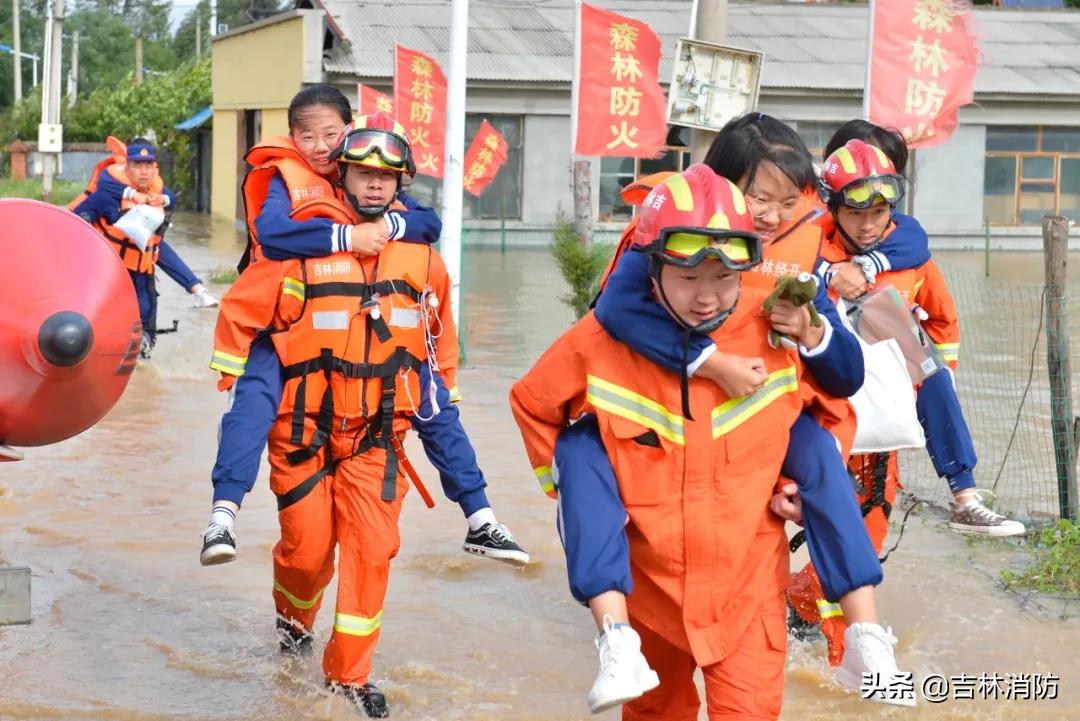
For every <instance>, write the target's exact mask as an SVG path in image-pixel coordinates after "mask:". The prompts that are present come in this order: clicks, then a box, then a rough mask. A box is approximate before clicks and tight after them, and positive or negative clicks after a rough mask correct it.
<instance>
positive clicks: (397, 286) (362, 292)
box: [304, 279, 423, 303]
mask: <svg viewBox="0 0 1080 721" xmlns="http://www.w3.org/2000/svg"><path fill="white" fill-rule="evenodd" d="M394 294H396V295H406V296H408V297H409V298H411V299H412V300H413V301H415V302H417V303H419V302H420V300H421V298H422V296H423V294H422V293H421V292H420V291H418V290H416V289H415V288H413V287H412V286H411V285H409V284H408V283H407V282H405V281H404V280H400V279H397V280H380V281H376V282H375V283H346V282H340V283H315V284H313V285H310V286H308V287H307V288H306V289H305V291H304V295H305V296H306V297H308V298H330V297H333V296H345V297H348V298H363V299H365V300H367V299H368V298H371V297H373V296H375V295H394Z"/></svg>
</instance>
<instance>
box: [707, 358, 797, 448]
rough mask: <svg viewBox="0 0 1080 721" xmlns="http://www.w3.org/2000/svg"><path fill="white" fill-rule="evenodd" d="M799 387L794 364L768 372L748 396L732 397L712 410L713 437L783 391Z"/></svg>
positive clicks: (741, 421)
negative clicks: (760, 385)
mask: <svg viewBox="0 0 1080 721" xmlns="http://www.w3.org/2000/svg"><path fill="white" fill-rule="evenodd" d="M798 389H799V380H798V377H797V374H796V370H795V366H788V367H787V368H781V369H780V370H778V371H773V372H772V373H770V374H769V379H768V380H767V381H765V385H763V386H762V387H761V388H759V389H758V390H756V391H755V392H753V393H751V394H750V395H748V396H741V397H739V398H732V399H731V400H729V401H727V402H726V403H723V404H721V405H719V406H717V407H716V408H713V412H712V434H713V438H719V437H720V436H722V435H724V434H725V433H728V432H729V431H731V430H732V429H734V428H736V427H738V426H740V425H741V424H743V423H744V422H746V421H747V420H748V419H749V418H751V417H752V416H754V415H755V414H756V413H758V412H759V411H760V410H762V409H763V408H765V407H766V406H767V405H769V404H770V403H772V402H773V401H775V400H776V399H777V398H779V397H780V396H782V395H784V394H785V393H794V392H795V391H797V390H798Z"/></svg>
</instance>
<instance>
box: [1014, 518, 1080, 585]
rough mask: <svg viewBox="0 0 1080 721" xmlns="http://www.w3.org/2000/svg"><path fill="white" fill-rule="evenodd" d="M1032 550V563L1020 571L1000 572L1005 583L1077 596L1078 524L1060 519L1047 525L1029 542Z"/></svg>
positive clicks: (1079, 562)
mask: <svg viewBox="0 0 1080 721" xmlns="http://www.w3.org/2000/svg"><path fill="white" fill-rule="evenodd" d="M1032 553H1033V556H1034V557H1033V559H1032V563H1031V565H1030V566H1028V567H1027V568H1026V569H1024V571H1023V572H1021V573H1017V572H1015V571H1010V570H1008V569H1006V570H1004V571H1002V572H1001V580H1003V581H1004V582H1005V583H1006V585H1008V586H1012V587H1014V588H1020V589H1029V590H1034V591H1042V592H1045V593H1067V594H1071V595H1074V596H1080V523H1077V522H1074V521H1066V520H1060V521H1058V522H1057V523H1055V524H1053V525H1051V526H1047V527H1046V528H1044V529H1043V530H1042V533H1040V534H1039V535H1038V537H1037V538H1036V539H1035V542H1034V544H1032Z"/></svg>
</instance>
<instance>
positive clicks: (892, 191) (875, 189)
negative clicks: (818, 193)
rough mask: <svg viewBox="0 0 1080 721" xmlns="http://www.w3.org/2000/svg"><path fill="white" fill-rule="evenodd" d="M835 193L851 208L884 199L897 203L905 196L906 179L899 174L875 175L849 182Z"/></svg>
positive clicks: (869, 204) (872, 203)
mask: <svg viewBox="0 0 1080 721" xmlns="http://www.w3.org/2000/svg"><path fill="white" fill-rule="evenodd" d="M834 195H836V196H838V198H839V204H840V205H846V206H847V207H849V208H855V209H862V208H869V207H870V206H872V205H874V204H875V203H877V202H878V201H879V200H883V201H885V202H886V203H888V204H889V205H896V204H897V203H899V202H900V200H901V199H903V197H904V179H903V178H901V177H900V176H899V175H874V176H871V177H869V178H860V179H858V180H855V181H853V182H850V183H848V184H847V185H845V186H844V187H843V188H841V189H840V190H839V191H837V192H835V193H834Z"/></svg>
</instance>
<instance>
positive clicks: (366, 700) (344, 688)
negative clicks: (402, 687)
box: [327, 682, 390, 718]
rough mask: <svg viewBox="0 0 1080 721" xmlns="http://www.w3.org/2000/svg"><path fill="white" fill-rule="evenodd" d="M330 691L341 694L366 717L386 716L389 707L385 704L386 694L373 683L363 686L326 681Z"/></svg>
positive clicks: (388, 713) (387, 715)
mask: <svg viewBox="0 0 1080 721" xmlns="http://www.w3.org/2000/svg"><path fill="white" fill-rule="evenodd" d="M327 686H329V687H330V691H331V693H336V694H341V695H342V696H344V697H345V698H346V699H347V700H348V702H349V703H351V704H352V705H353V707H354V708H355V709H356V710H357V711H359V712H360V713H363V714H365V715H366V716H367V717H368V718H387V717H389V716H390V707H389V706H387V705H386V696H385V695H384V694H383V692H382V691H380V690H379V687H378V686H376V685H375V684H373V683H365V684H364V685H363V686H357V685H354V684H344V683H333V682H331V683H328V684H327Z"/></svg>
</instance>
